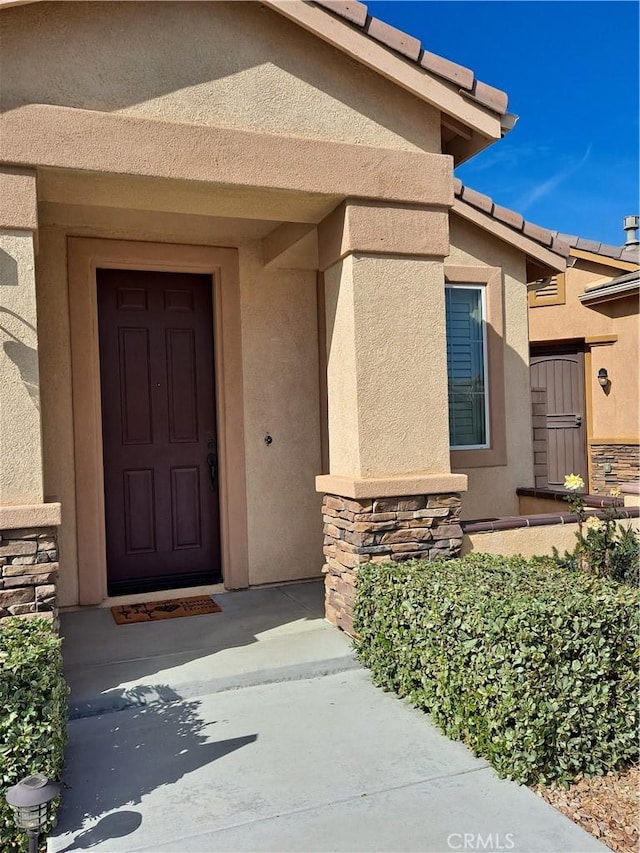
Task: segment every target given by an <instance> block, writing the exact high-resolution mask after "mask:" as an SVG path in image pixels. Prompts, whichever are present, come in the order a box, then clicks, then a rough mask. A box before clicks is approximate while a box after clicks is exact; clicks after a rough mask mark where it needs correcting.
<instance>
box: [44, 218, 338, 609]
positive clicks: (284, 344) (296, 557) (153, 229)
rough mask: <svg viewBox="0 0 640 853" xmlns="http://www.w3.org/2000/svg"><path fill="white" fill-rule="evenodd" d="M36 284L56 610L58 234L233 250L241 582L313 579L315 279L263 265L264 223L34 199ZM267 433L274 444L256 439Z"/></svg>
mask: <svg viewBox="0 0 640 853" xmlns="http://www.w3.org/2000/svg"><path fill="white" fill-rule="evenodd" d="M40 220H41V224H42V227H41V231H40V253H39V256H38V263H37V270H36V280H37V297H38V307H39V317H40V322H39V344H40V370H41V399H42V421H43V455H44V490H45V495H46V496H48V497H49V498H50V499H54V498H55V499H57V500H60V501H61V502H62V505H63V525H62V527H61V529H60V555H61V573H60V578H59V595H60V603H61V605H62V606H64V605H71V604H75V603H76V602H77V596H78V578H77V554H76V540H75V504H76V499H75V472H74V463H73V452H74V451H73V419H72V399H71V352H70V332H69V306H68V293H67V257H66V238H67V235H68V234H73V235H75V236H94V237H105V238H119V239H127V240H153V241H158V242H172V243H183V244H200V245H234V244H235V245H238V246H239V247H240V267H241V304H242V312H243V323H242V344H243V369H244V382H245V411H244V416H245V442H246V459H247V502H248V515H249V517H248V527H249V531H248V539H249V542H248V544H249V561H250V565H249V573H250V583H252V584H260V583H268V582H271V581H274V580H283V579H287V578H291V579H294V578H303V577H313V576H317V575H319V573H320V569H321V565H322V539H321V537H322V531H321V525H320V523H319V518H320V513H319V500H320V498H319V496H318V495H317V494H316V493H315V488H314V476H315V475H316V474H318V473H320V437H319V430H320V427H319V403H318V363H317V352H318V350H317V320H316V291H315V275H313V274H309V273H304V272H301V273H297V272H292V271H273V272H267V271H265V270H264V269H263V268H262V267H261V263H260V248H261V244H260V242H259V240H257V237H259V236H261V235H262V234H264V233H265V231H266V230H268V229H269V228H271V227H273V226H272V224H271V223H266V224H265V223H260V222H254V223H251V222H249V223H242V222H238V221H235V222H234V221H233V220H222V221H220V222H218V221H217V220H216V219H214V218H212V217H204V216H193V215H191V216H189V215H173V214H166V213H151V212H142V211H135V210H117V209H111V210H105V209H99V208H90V207H76V206H73V205H57V204H55V205H48V204H43V205H41V209H40ZM267 431H269V432H270V434H271V435H272V436H273V438H274V441H273V444H272V445H271V446H270V447H267V446H266V445H265V443H264V435H265V433H266V432H267Z"/></svg>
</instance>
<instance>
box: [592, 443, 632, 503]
mask: <svg viewBox="0 0 640 853" xmlns="http://www.w3.org/2000/svg"><path fill="white" fill-rule="evenodd" d="M589 450H590V453H591V487H592V490H593V491H597V492H605V493H606V494H609V490H610V489H612V488H616V487H617V486H623V485H624V484H625V483H634V482H638V480H639V479H640V452H639V451H640V447H639V445H638V444H592V445H591V447H590V449H589ZM607 464H608V465H610V466H611V471H610V472H609V473H607V472H605V470H604V468H605V465H607Z"/></svg>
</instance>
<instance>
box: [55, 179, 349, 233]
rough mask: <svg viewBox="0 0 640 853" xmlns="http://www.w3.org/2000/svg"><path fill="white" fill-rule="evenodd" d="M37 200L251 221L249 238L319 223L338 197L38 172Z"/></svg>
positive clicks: (190, 182) (178, 181)
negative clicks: (283, 226)
mask: <svg viewBox="0 0 640 853" xmlns="http://www.w3.org/2000/svg"><path fill="white" fill-rule="evenodd" d="M38 200H39V202H41V203H43V202H44V203H49V204H64V205H76V206H87V205H90V206H92V207H106V208H118V209H121V210H126V209H130V210H145V211H156V212H159V213H180V214H190V215H197V216H215V217H217V218H221V219H229V220H252V235H251V236H264V234H266V233H268V232H269V231H270V230H272V229H273V228H274V223H279V222H310V223H317V222H320V221H321V220H322V219H324V218H325V217H326V216H327V215H328V214H329V213H330V212H331V211H332V210H333V209H334V208H335V207H336V206H337V204H338V203H339V202H340V201H341V196H337V195H336V196H333V195H324V194H322V195H320V194H314V193H298V192H289V191H285V190H277V189H265V188H246V187H238V186H234V187H226V186H220V185H216V186H211V185H210V184H206V183H200V182H197V181H182V180H170V179H166V178H152V177H142V176H133V175H116V174H110V173H96V172H85V171H78V170H71V169H57V168H51V167H39V168H38ZM261 223H262V224H263V225H264V230H261V229H260V227H258V231H261V233H255V234H254V233H253V232H254V231H255V227H253V226H256V225H258V226H260V224H261Z"/></svg>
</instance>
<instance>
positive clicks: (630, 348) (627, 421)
mask: <svg viewBox="0 0 640 853" xmlns="http://www.w3.org/2000/svg"><path fill="white" fill-rule="evenodd" d="M622 273H623V271H622V270H620V269H615V268H613V267H611V266H605V265H604V264H597V263H592V262H590V261H586V260H584V259H581V258H579V259H576V261H575V266H573V267H572V268H571V269H569V270H567V273H566V276H565V299H566V302H565V304H564V305H543V306H536V307H531V308H530V309H529V324H530V335H531V341H532V343H544V342H546V341H549V342H551V341H553V342H555V341H562V340H571V339H579V340H580V339H585V338H591V337H600V336H607V335H617V336H618V339H617V341H615V343H611V344H607V345H598V346H592V347H591V371H590V374H589V375H587V376H585V383H586V385H587V388H588V387H589V386H590V389H591V412H590V417H589V420H588V430H589V436H588V437H589V439H592V438H600V439H602V438H607V439H613V438H618V439H620V438H627V439H629V438H632V437H636V438H637V437H638V434H639V432H640V411H639V395H638V388H639V382H640V374H639V369H640V367H639V365H640V351H639V348H638V337H639V336H638V297H637V295H636V296H628V297H625V298H624V299H618V300H614V301H611V302H606V303H603V304H600V305H593V306H587V305H583V304H582V303H581V302H580V300H579V297H580V296H581V295H582V294H583V293H584V291H585V288H587V287H589V286H592V285H594V284H595V283H596V282H605V281H610V280H611V279H612V278H615V277H617V276H619V275H622ZM585 367H587V368H588V362H587V363H586V364H585ZM601 367H604V368H606V369H607V372H608V374H609V377H610V379H611V386H610V388H609V389H608V393H606V394H605V393H604V391H603V390H602V388H601V386H600V385H599V384H598V377H597V374H598V370H599V369H600V368H601Z"/></svg>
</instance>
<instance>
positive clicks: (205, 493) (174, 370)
mask: <svg viewBox="0 0 640 853" xmlns="http://www.w3.org/2000/svg"><path fill="white" fill-rule="evenodd" d="M97 282H98V320H99V338H100V379H101V388H102V432H103V445H104V483H105V517H106V536H107V577H108V590H109V594H110V595H122V594H124V593H128V592H148V591H150V590H157V589H172V588H174V589H175V588H177V587H180V586H194V585H196V584H200V583H211V582H214V581H217V580H219V579H220V575H221V571H220V527H219V505H218V483H217V448H216V427H215V384H214V364H213V315H212V302H211V277H210V276H206V275H193V274H179V273H165V272H146V271H144V272H141V271H131V270H98V272H97Z"/></svg>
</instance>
